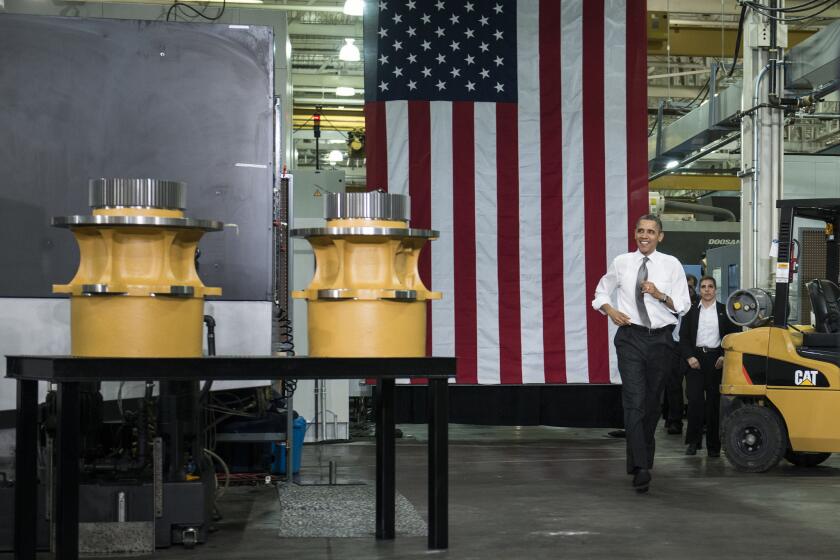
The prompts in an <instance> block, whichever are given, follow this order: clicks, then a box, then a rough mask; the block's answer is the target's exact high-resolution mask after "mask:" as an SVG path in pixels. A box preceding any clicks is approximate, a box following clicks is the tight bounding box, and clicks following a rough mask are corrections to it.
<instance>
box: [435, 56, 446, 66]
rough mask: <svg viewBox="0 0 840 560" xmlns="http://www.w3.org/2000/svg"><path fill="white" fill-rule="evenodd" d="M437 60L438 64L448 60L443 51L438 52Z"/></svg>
mask: <svg viewBox="0 0 840 560" xmlns="http://www.w3.org/2000/svg"><path fill="white" fill-rule="evenodd" d="M437 61H438V64H443V63H444V62H446V55H445V54H443V53H438V55H437Z"/></svg>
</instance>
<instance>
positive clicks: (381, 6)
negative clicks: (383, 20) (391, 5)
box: [379, 2, 388, 12]
mask: <svg viewBox="0 0 840 560" xmlns="http://www.w3.org/2000/svg"><path fill="white" fill-rule="evenodd" d="M387 9H388V3H387V2H380V3H379V11H380V12H384V11H385V10H387Z"/></svg>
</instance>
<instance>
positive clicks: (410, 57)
mask: <svg viewBox="0 0 840 560" xmlns="http://www.w3.org/2000/svg"><path fill="white" fill-rule="evenodd" d="M408 62H409V63H410V64H414V63H415V62H417V55H416V54H410V55H408Z"/></svg>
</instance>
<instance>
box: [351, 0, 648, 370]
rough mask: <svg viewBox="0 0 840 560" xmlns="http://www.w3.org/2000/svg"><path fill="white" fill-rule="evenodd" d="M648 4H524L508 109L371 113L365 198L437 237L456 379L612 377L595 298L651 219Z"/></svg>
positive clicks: (443, 328) (431, 107)
mask: <svg viewBox="0 0 840 560" xmlns="http://www.w3.org/2000/svg"><path fill="white" fill-rule="evenodd" d="M475 4H476V5H478V6H482V5H483V3H481V2H476V3H475ZM645 9H646V8H645V3H644V2H642V1H641V0H638V1H637V0H563V1H558V0H518V2H517V3H516V42H517V44H516V47H517V48H516V50H517V76H516V84H517V86H516V87H517V90H518V91H517V101H516V102H515V103H489V102H469V101H405V100H396V101H369V102H367V103H366V104H365V120H366V137H367V148H366V149H367V185H368V188H370V189H375V188H384V189H387V190H388V191H390V192H397V193H405V194H409V195H410V196H411V224H412V227H417V228H433V229H436V230H439V231H440V239H438V240H437V241H435V242H434V243H432V244H431V245H430V246H427V248H426V249H424V253H423V256H422V258H421V261H420V273H421V275H422V278H423V280H424V282H425V283H426V285H427V287H429V288H430V289H434V290H436V291H441V292H443V299H442V300H440V301H436V302H434V303H433V304H431V305H430V309H429V312H428V319H429V321H428V343H427V346H428V351H429V353H430V354H432V355H440V356H453V355H454V356H457V357H458V376H457V382H458V383H480V384H524V383H610V382H618V372H617V368H616V360H615V352H614V348H613V345H612V342H611V341H612V335H613V334H614V332H613V328H614V327H612V325H610V324H609V322H608V321H607V319H606V318H605V317H604V316H602V315H601V314H600V313H598V312H597V311H594V310H593V309H592V308H591V306H590V302H591V300H592V297H593V294H594V291H595V286H596V284H597V282H598V280H599V278H600V277H601V275H602V274H604V272H605V271H606V268H607V265H608V263H609V262H610V261H611V260H612V258H614V257H615V256H616V255H618V254H620V253H623V252H626V251H627V250H629V249H632V248H633V246H634V245H633V240H632V239H633V236H632V227H633V221H634V220H635V218H636V217H638V216H640V215H642V214H644V213H645V211H646V208H647V141H646V140H647V138H646V127H647V117H646V111H647V90H646V88H647V82H646V48H647V43H646V22H645Z"/></svg>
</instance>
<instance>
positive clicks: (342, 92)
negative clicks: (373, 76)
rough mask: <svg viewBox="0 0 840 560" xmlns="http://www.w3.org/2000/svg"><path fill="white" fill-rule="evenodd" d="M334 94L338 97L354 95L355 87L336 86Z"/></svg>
mask: <svg viewBox="0 0 840 560" xmlns="http://www.w3.org/2000/svg"><path fill="white" fill-rule="evenodd" d="M335 94H336V95H337V96H338V97H352V96H354V95H356V88H354V87H349V86H338V87H337V88H335Z"/></svg>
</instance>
